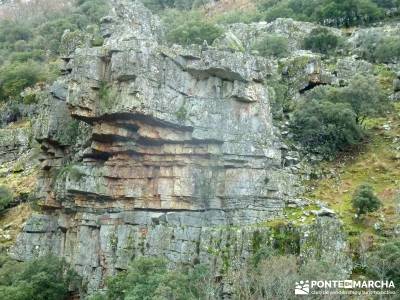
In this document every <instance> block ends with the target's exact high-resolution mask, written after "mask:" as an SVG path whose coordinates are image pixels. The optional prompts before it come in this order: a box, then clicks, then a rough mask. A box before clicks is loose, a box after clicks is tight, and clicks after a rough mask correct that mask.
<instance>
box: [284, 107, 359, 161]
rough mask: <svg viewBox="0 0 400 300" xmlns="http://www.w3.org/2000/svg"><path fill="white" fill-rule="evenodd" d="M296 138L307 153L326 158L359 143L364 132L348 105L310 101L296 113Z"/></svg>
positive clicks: (294, 125)
mask: <svg viewBox="0 0 400 300" xmlns="http://www.w3.org/2000/svg"><path fill="white" fill-rule="evenodd" d="M291 128H292V131H293V133H294V139H295V140H296V141H298V142H300V143H301V144H302V145H303V146H304V147H305V148H306V149H307V150H309V151H312V152H319V153H321V154H323V155H325V156H326V157H329V156H331V155H334V154H336V153H337V152H339V151H344V150H346V149H348V148H349V147H351V146H354V145H356V144H358V143H359V142H360V141H361V140H362V138H363V131H362V129H361V128H360V126H359V125H358V124H357V123H356V116H355V114H354V112H353V110H352V109H351V107H350V106H349V105H348V104H344V103H337V104H334V103H332V102H329V101H316V100H311V101H306V102H303V103H301V104H300V105H299V107H297V109H296V110H295V111H294V113H293V120H292V125H291Z"/></svg>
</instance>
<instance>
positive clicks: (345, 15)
mask: <svg viewBox="0 0 400 300" xmlns="http://www.w3.org/2000/svg"><path fill="white" fill-rule="evenodd" d="M396 5H397V7H398V4H395V6H396ZM259 9H260V11H262V12H263V14H264V19H265V20H266V21H273V20H275V19H277V18H293V19H295V20H299V21H314V22H319V23H321V24H326V25H335V26H353V25H358V24H366V23H371V22H374V21H376V20H379V19H381V18H382V17H383V16H384V11H383V9H382V7H379V6H378V5H377V4H376V3H375V2H374V1H372V0H281V1H279V0H261V1H260V2H259Z"/></svg>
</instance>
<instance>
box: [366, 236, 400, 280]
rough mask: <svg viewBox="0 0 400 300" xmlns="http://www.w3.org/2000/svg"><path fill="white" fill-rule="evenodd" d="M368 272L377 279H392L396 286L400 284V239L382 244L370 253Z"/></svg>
mask: <svg viewBox="0 0 400 300" xmlns="http://www.w3.org/2000/svg"><path fill="white" fill-rule="evenodd" d="M367 273H368V275H369V276H370V277H372V278H374V279H376V280H392V281H393V282H394V285H395V286H396V287H399V286H400V240H399V239H397V240H394V241H390V242H387V243H384V244H383V245H380V246H379V247H378V248H377V249H376V250H375V251H372V253H370V254H369V256H368V259H367Z"/></svg>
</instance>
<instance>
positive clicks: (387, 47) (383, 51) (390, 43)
mask: <svg viewBox="0 0 400 300" xmlns="http://www.w3.org/2000/svg"><path fill="white" fill-rule="evenodd" d="M399 59H400V37H397V36H396V37H385V38H383V39H382V40H381V41H380V42H379V43H378V45H377V47H376V49H375V51H374V60H375V61H376V62H381V63H390V62H393V61H396V60H399Z"/></svg>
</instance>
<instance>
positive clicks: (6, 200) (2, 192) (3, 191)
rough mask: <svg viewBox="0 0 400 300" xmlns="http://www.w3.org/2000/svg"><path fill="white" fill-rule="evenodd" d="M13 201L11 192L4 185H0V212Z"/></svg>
mask: <svg viewBox="0 0 400 300" xmlns="http://www.w3.org/2000/svg"><path fill="white" fill-rule="evenodd" d="M12 201H13V196H12V193H11V192H10V190H9V189H8V188H6V187H5V186H0V212H2V211H3V210H4V209H6V208H7V207H8V206H9V205H10V203H11V202H12Z"/></svg>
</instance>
